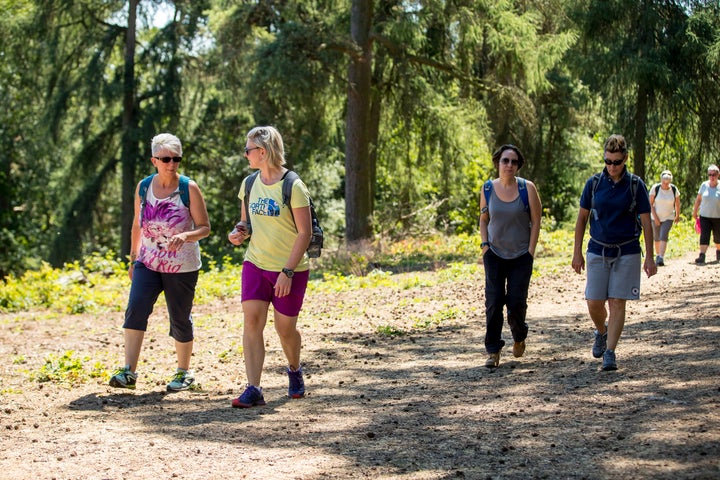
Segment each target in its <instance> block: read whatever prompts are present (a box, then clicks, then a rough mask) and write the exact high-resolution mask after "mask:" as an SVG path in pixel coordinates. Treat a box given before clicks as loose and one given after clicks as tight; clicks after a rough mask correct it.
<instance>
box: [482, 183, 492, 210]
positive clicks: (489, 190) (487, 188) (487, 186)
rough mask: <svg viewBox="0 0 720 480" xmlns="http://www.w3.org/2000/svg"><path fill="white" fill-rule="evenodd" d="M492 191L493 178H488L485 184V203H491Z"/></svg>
mask: <svg viewBox="0 0 720 480" xmlns="http://www.w3.org/2000/svg"><path fill="white" fill-rule="evenodd" d="M492 191H493V182H492V180H487V181H486V182H485V184H484V185H483V193H484V194H485V205H490V194H492Z"/></svg>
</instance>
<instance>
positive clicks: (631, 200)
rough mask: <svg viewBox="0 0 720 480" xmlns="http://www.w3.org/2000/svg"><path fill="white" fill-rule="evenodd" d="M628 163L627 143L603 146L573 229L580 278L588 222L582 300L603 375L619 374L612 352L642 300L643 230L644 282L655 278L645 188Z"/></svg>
mask: <svg viewBox="0 0 720 480" xmlns="http://www.w3.org/2000/svg"><path fill="white" fill-rule="evenodd" d="M627 159H628V149H627V143H626V141H625V138H624V137H623V136H622V135H611V136H610V137H609V138H608V139H607V140H606V142H605V149H604V158H603V160H604V161H605V169H604V170H603V171H602V173H599V174H596V175H593V176H592V177H590V179H589V180H588V181H587V183H586V184H585V188H584V189H583V193H582V196H581V197H580V210H579V212H578V218H577V222H576V224H575V248H574V252H573V259H572V268H573V270H575V271H576V272H577V273H581V271H582V270H583V269H584V268H585V259H584V258H583V254H582V246H583V237H584V236H585V228H586V227H587V223H588V219H589V220H590V240H589V242H588V245H587V283H586V286H585V299H586V300H587V305H588V312H589V314H590V318H591V320H592V321H593V323H594V324H595V328H596V330H595V342H594V344H593V348H592V354H593V357H595V358H600V357H602V358H603V363H602V369H603V370H617V363H616V360H615V347H617V344H618V340H619V339H620V335H621V334H622V330H623V327H624V325H625V304H626V302H627V300H637V299H639V298H640V263H641V257H642V250H641V248H640V233H641V231H642V233H643V236H644V239H645V263H644V267H643V269H644V270H645V273H646V274H647V276H648V277H651V276H653V275H655V273H657V265H655V262H654V260H653V233H652V223H651V221H650V199H649V197H648V192H647V188H646V187H645V183H643V181H642V180H640V178H639V177H637V176H636V175H632V174H631V173H630V172H628V171H627V167H626V165H625V164H626V162H627ZM638 218H639V224H638ZM606 302H607V308H606V307H605V304H606ZM606 320H607V324H606Z"/></svg>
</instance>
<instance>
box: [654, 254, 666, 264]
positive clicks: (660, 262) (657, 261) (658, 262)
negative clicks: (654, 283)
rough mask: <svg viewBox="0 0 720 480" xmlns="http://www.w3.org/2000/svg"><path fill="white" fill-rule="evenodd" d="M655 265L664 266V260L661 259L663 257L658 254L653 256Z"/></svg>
mask: <svg viewBox="0 0 720 480" xmlns="http://www.w3.org/2000/svg"><path fill="white" fill-rule="evenodd" d="M655 265H657V266H658V267H664V266H665V260H664V259H663V257H661V256H660V255H658V256H657V257H655Z"/></svg>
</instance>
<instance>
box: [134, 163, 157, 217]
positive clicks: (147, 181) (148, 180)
mask: <svg viewBox="0 0 720 480" xmlns="http://www.w3.org/2000/svg"><path fill="white" fill-rule="evenodd" d="M155 175H157V173H153V174H152V175H148V176H147V177H145V178H143V179H142V181H140V188H139V189H138V197H140V218H139V219H138V221H139V222H140V226H141V227H142V222H143V217H144V216H145V205H146V204H147V191H148V188H150V185H151V184H152V180H153V178H154V177H155Z"/></svg>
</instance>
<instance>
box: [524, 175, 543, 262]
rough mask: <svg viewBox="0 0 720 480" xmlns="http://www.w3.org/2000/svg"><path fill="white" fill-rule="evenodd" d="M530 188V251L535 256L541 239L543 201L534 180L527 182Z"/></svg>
mask: <svg viewBox="0 0 720 480" xmlns="http://www.w3.org/2000/svg"><path fill="white" fill-rule="evenodd" d="M527 189H528V200H529V201H530V221H531V222H532V226H531V228H530V245H529V247H528V251H529V252H530V255H532V256H533V257H535V249H536V248H537V243H538V240H539V239H540V223H541V222H542V202H540V195H539V194H538V191H537V188H536V187H535V184H534V183H533V182H530V181H528V182H527Z"/></svg>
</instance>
